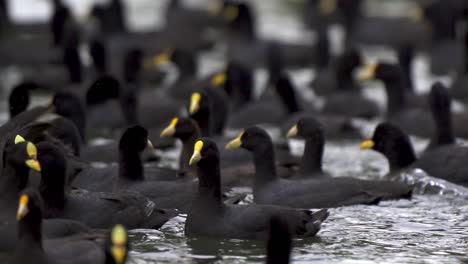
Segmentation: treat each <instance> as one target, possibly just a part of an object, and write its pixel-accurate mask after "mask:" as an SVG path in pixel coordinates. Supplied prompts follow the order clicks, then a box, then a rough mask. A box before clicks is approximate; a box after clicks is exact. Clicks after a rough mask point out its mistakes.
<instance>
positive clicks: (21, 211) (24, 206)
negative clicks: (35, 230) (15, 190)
mask: <svg viewBox="0 0 468 264" xmlns="http://www.w3.org/2000/svg"><path fill="white" fill-rule="evenodd" d="M28 203H29V196H27V195H26V194H23V195H21V197H20V199H19V205H18V211H17V212H16V219H17V220H18V221H20V220H21V219H23V218H24V217H25V216H26V215H27V214H28V211H29V209H28Z"/></svg>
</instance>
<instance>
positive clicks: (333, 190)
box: [226, 127, 382, 208]
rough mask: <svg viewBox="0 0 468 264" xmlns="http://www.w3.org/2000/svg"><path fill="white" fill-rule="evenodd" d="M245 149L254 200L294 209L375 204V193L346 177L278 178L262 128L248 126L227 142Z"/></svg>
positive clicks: (271, 147)
mask: <svg viewBox="0 0 468 264" xmlns="http://www.w3.org/2000/svg"><path fill="white" fill-rule="evenodd" d="M226 148H227V149H236V148H244V149H246V150H248V151H249V152H251V153H252V154H253V160H254V164H255V179H254V185H253V196H254V202H255V203H258V204H273V205H281V206H289V207H295V208H329V207H339V206H346V205H354V204H377V203H378V202H379V201H380V200H381V199H382V196H380V195H375V194H373V193H370V192H368V191H366V190H364V189H362V188H361V186H359V185H358V184H355V183H353V182H349V181H348V180H347V179H339V178H326V177H325V178H323V179H305V180H304V179H301V180H291V179H281V178H279V177H278V174H277V171H276V167H275V165H274V164H275V151H274V149H273V143H272V141H271V138H270V136H269V135H268V134H267V133H266V131H265V130H263V129H261V128H258V127H250V128H248V129H246V130H245V131H243V132H241V133H240V134H239V135H238V136H237V137H236V138H235V139H233V140H232V141H230V142H229V143H228V144H227V145H226Z"/></svg>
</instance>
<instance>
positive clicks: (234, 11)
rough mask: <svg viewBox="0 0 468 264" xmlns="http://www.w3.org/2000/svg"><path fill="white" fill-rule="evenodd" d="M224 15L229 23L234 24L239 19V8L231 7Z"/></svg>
mask: <svg viewBox="0 0 468 264" xmlns="http://www.w3.org/2000/svg"><path fill="white" fill-rule="evenodd" d="M223 15H224V18H225V19H226V20H227V21H228V22H232V21H234V20H236V19H237V17H238V16H239V8H238V7H237V6H234V5H229V6H227V7H226V8H225V9H224V13H223Z"/></svg>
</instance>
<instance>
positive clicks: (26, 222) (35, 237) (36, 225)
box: [16, 215, 43, 254]
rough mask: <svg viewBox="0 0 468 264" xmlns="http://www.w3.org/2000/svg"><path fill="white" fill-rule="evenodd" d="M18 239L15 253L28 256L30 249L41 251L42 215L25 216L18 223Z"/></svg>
mask: <svg viewBox="0 0 468 264" xmlns="http://www.w3.org/2000/svg"><path fill="white" fill-rule="evenodd" d="M28 218H35V219H28ZM18 238H19V241H18V245H17V249H16V251H17V253H19V252H23V253H25V254H29V253H30V252H31V249H33V250H41V251H42V250H43V248H42V215H34V216H26V217H25V218H24V219H23V220H21V221H19V222H18ZM18 251H19V252H18Z"/></svg>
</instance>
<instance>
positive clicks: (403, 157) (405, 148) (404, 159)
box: [387, 142, 416, 172]
mask: <svg viewBox="0 0 468 264" xmlns="http://www.w3.org/2000/svg"><path fill="white" fill-rule="evenodd" d="M387 159H388V162H389V166H390V171H391V172H394V171H398V170H401V169H404V168H406V167H408V166H410V165H411V164H412V163H414V162H415V161H416V155H415V154H414V150H413V147H412V146H411V144H410V143H409V142H408V143H407V144H404V145H400V146H399V150H396V151H394V152H392V153H390V154H389V155H387Z"/></svg>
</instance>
